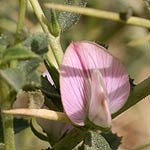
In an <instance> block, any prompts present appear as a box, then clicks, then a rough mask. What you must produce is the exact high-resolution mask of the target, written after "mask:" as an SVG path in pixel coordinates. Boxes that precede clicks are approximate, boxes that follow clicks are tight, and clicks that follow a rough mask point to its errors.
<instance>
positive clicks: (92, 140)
mask: <svg viewBox="0 0 150 150" xmlns="http://www.w3.org/2000/svg"><path fill="white" fill-rule="evenodd" d="M83 147H84V149H85V150H111V148H110V146H109V144H108V142H107V141H106V140H105V138H104V137H103V136H101V135H100V134H99V133H97V132H93V131H90V132H88V133H87V134H86V136H85V139H84V144H83Z"/></svg>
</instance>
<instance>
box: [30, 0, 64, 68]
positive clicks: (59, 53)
mask: <svg viewBox="0 0 150 150" xmlns="http://www.w3.org/2000/svg"><path fill="white" fill-rule="evenodd" d="M30 3H31V5H32V7H33V10H34V12H35V14H36V16H37V18H38V20H39V23H40V24H41V27H42V29H43V31H44V32H45V33H47V35H48V36H49V44H50V48H49V51H52V53H51V52H50V54H51V55H50V56H48V57H47V58H48V60H49V62H50V63H51V64H52V65H53V66H55V65H56V64H55V62H57V66H56V68H58V67H59V66H60V65H61V61H62V58H63V50H62V48H61V45H60V36H57V37H55V36H53V35H52V34H51V33H52V32H51V29H50V27H49V25H48V21H47V19H46V17H45V15H44V13H43V11H42V9H41V6H40V5H39V3H38V1H37V0H30ZM51 58H52V59H51ZM54 59H55V60H56V61H55V62H53V61H52V60H54Z"/></svg>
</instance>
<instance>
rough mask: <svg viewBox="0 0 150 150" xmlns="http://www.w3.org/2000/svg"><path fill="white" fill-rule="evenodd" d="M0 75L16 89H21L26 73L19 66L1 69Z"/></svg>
mask: <svg viewBox="0 0 150 150" xmlns="http://www.w3.org/2000/svg"><path fill="white" fill-rule="evenodd" d="M0 76H1V77H2V78H3V79H5V80H6V81H7V83H8V84H9V85H11V86H12V87H13V88H14V89H15V90H16V91H19V90H20V89H21V88H22V87H23V85H24V79H25V76H24V73H23V72H22V71H21V70H20V69H18V68H13V69H5V70H0Z"/></svg>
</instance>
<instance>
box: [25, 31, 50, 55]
mask: <svg viewBox="0 0 150 150" xmlns="http://www.w3.org/2000/svg"><path fill="white" fill-rule="evenodd" d="M23 45H24V46H25V47H28V48H30V49H31V50H32V51H33V52H35V53H36V54H39V55H43V54H44V53H46V52H47V51H48V37H47V35H46V34H44V33H34V34H32V35H30V36H29V37H28V38H27V39H26V40H25V41H24V42H23Z"/></svg>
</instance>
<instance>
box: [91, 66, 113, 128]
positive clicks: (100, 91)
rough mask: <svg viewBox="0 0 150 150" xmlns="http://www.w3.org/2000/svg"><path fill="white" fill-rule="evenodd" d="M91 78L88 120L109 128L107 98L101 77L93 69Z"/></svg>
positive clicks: (109, 116)
mask: <svg viewBox="0 0 150 150" xmlns="http://www.w3.org/2000/svg"><path fill="white" fill-rule="evenodd" d="M91 78H92V80H91V99H90V102H89V110H88V118H89V119H90V121H92V122H93V123H94V124H96V125H98V126H101V127H110V126H111V114H110V111H109V105H108V104H109V98H108V95H107V91H106V87H105V84H104V81H103V77H102V75H101V73H100V71H99V70H98V69H95V70H93V73H92V77H91Z"/></svg>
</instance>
